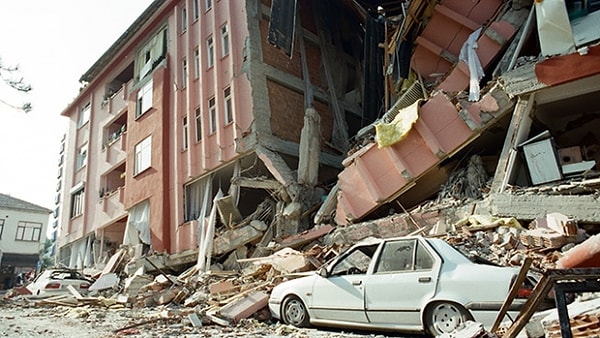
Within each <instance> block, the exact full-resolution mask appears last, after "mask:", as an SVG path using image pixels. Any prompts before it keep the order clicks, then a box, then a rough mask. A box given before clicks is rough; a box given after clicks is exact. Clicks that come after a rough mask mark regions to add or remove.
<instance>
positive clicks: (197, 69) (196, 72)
mask: <svg viewBox="0 0 600 338" xmlns="http://www.w3.org/2000/svg"><path fill="white" fill-rule="evenodd" d="M198 77H200V50H199V49H198V48H196V49H195V50H194V79H197V78H198Z"/></svg>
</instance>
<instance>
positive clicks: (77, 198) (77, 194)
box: [70, 187, 85, 218]
mask: <svg viewBox="0 0 600 338" xmlns="http://www.w3.org/2000/svg"><path fill="white" fill-rule="evenodd" d="M84 204H85V187H81V188H80V189H77V190H76V191H74V192H72V193H71V214H70V215H71V218H75V217H78V216H81V215H83V210H84V208H83V205H84Z"/></svg>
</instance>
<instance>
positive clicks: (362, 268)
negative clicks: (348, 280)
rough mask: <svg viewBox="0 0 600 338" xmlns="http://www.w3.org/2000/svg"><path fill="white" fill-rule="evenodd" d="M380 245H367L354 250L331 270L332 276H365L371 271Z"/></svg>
mask: <svg viewBox="0 0 600 338" xmlns="http://www.w3.org/2000/svg"><path fill="white" fill-rule="evenodd" d="M378 246H379V244H372V245H365V246H360V247H356V248H354V249H352V251H350V252H348V253H347V254H345V257H344V258H342V259H341V260H340V261H338V262H337V263H335V265H334V266H333V268H332V269H331V274H332V275H336V276H338V275H357V274H365V273H367V270H369V265H370V264H371V259H372V258H373V254H375V250H376V249H377V247H378Z"/></svg>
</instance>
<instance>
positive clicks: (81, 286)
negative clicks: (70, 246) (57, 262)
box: [25, 269, 94, 296]
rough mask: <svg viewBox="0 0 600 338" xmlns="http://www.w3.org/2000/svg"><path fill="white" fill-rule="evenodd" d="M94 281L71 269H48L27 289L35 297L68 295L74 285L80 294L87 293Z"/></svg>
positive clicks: (27, 286) (28, 285)
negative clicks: (69, 288) (69, 287)
mask: <svg viewBox="0 0 600 338" xmlns="http://www.w3.org/2000/svg"><path fill="white" fill-rule="evenodd" d="M92 283H94V281H93V280H91V279H89V278H87V277H86V276H84V275H83V274H81V273H80V272H77V271H75V270H71V269H48V270H45V271H44V272H42V273H41V274H39V275H38V276H37V277H36V278H35V279H34V280H33V282H31V283H29V284H27V285H26V286H25V287H26V288H27V289H28V290H29V291H31V294H33V295H35V296H44V295H54V294H60V293H68V292H69V290H68V289H67V286H68V285H72V286H73V287H74V288H75V290H77V291H78V292H79V293H87V291H88V289H89V287H90V285H92Z"/></svg>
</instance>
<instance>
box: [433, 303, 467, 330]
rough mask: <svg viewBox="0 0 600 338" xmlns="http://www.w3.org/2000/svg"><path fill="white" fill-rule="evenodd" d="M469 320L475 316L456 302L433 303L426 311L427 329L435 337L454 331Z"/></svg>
mask: <svg viewBox="0 0 600 338" xmlns="http://www.w3.org/2000/svg"><path fill="white" fill-rule="evenodd" d="M468 320H473V316H471V314H470V313H469V312H468V311H467V310H466V309H465V308H464V307H462V306H461V305H459V304H456V303H446V302H438V303H433V304H431V305H430V306H428V307H427V310H426V312H425V324H426V325H427V331H428V332H429V334H431V335H432V336H434V337H437V336H440V335H442V334H444V333H449V332H452V331H454V330H455V329H456V328H457V327H459V326H460V325H461V324H463V323H465V322H466V321H468Z"/></svg>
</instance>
